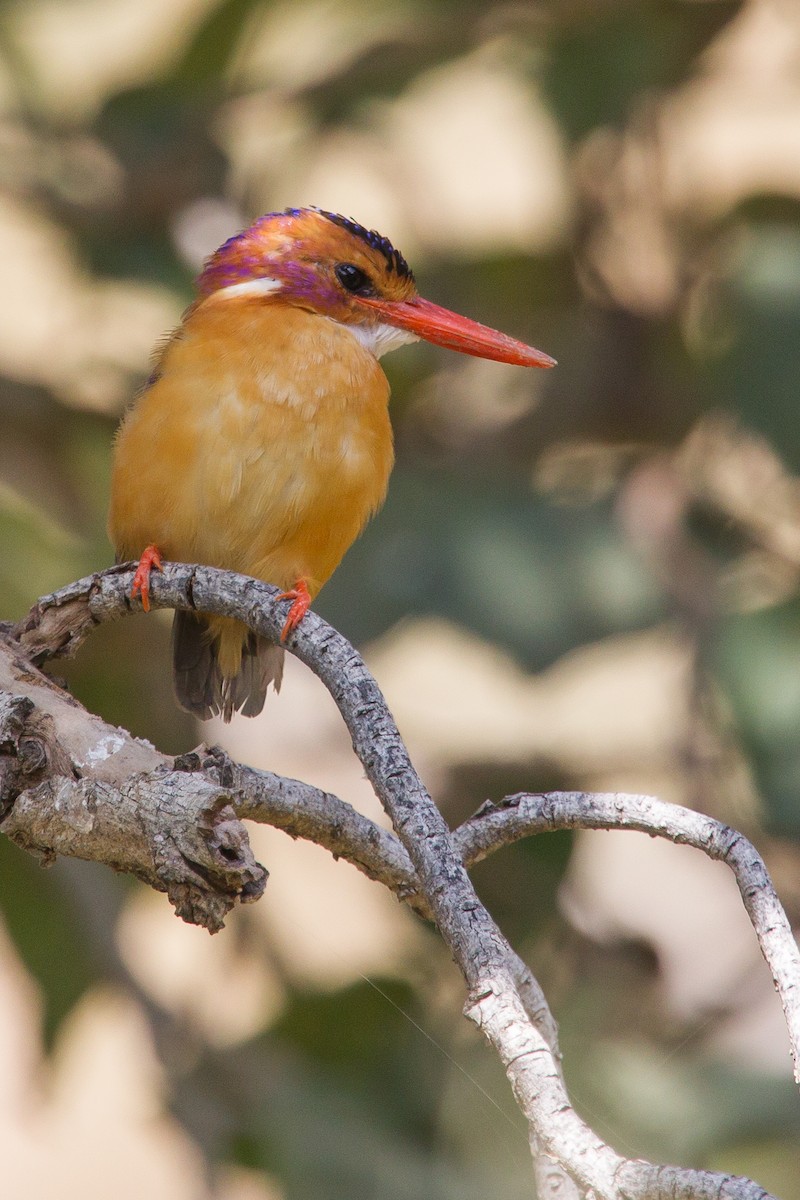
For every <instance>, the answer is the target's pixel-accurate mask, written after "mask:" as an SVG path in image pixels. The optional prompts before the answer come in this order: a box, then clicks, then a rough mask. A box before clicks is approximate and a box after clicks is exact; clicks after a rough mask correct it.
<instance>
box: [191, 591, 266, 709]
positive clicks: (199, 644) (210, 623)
mask: <svg viewBox="0 0 800 1200" xmlns="http://www.w3.org/2000/svg"><path fill="white" fill-rule="evenodd" d="M282 676H283V649H282V648H281V647H280V646H276V645H275V643H274V642H270V641H267V639H266V638H262V637H259V636H258V634H256V633H253V632H252V631H251V630H249V629H247V627H246V626H244V625H242V624H241V622H239V621H233V620H228V619H227V618H224V617H205V616H201V615H200V614H198V613H192V612H176V613H175V619H174V621H173V623H172V679H173V684H174V687H175V695H176V697H177V700H178V703H179V704H180V706H181V708H183V709H185V710H186V711H187V712H190V713H193V714H194V715H195V716H196V717H200V719H201V720H202V721H206V720H208V718H209V717H216V716H221V717H222V719H223V721H226V722H227V721H230V719H231V717H232V716H233V714H234V713H235V712H241V713H242V714H243V715H244V716H245V717H255V716H257V715H258V714H259V713H260V712H261V710H262V708H263V707H264V700H265V699H266V695H267V688H268V687H269V685H270V683H273V684H274V685H275V691H276V692H277V691H279V689H280V686H281V678H282Z"/></svg>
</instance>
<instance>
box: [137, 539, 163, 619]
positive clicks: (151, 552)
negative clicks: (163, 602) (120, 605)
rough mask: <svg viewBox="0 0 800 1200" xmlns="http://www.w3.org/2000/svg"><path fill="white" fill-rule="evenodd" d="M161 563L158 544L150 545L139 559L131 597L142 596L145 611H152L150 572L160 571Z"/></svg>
mask: <svg viewBox="0 0 800 1200" xmlns="http://www.w3.org/2000/svg"><path fill="white" fill-rule="evenodd" d="M161 565H162V564H161V551H160V550H159V549H158V547H157V546H148V547H147V549H146V550H145V552H144V554H143V555H142V557H141V558H140V559H139V565H138V567H137V568H136V573H135V574H134V576H133V586H132V587H131V599H132V600H135V599H136V597H137V596H141V598H142V608H143V609H144V611H145V612H150V572H151V571H160V570H161Z"/></svg>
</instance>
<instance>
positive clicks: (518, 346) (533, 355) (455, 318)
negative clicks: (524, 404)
mask: <svg viewBox="0 0 800 1200" xmlns="http://www.w3.org/2000/svg"><path fill="white" fill-rule="evenodd" d="M358 302H359V304H363V305H366V306H367V307H368V308H370V309H372V311H373V312H376V313H379V314H380V315H381V316H382V317H383V319H384V320H385V321H386V322H387V324H389V325H396V326H397V327H398V328H399V329H407V330H408V331H409V333H416V334H417V335H418V336H419V337H421V338H424V339H425V341H426V342H433V344H434V346H446V347H447V349H448V350H459V351H460V352H461V353H462V354H474V355H475V357H476V358H491V359H493V360H494V361H495V362H505V363H514V364H515V365H516V366H518V367H554V366H555V365H556V360H555V359H554V358H551V357H550V355H549V354H543V353H542V351H541V350H534V348H533V346H526V345H525V343H524V342H518V341H517V340H516V338H512V337H509V336H508V334H506V333H500V332H499V331H498V330H497V329H490V328H489V326H488V325H479V324H478V322H477V321H471V320H470V319H469V317H460V316H459V315H458V313H454V312H450V311H449V309H446V308H440V307H439V305H438V304H432V303H431V302H430V300H423V299H422V297H421V296H414V297H413V298H412V299H411V300H382V299H378V298H374V299H373V298H372V297H367V296H359V297H358Z"/></svg>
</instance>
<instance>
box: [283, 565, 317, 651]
mask: <svg viewBox="0 0 800 1200" xmlns="http://www.w3.org/2000/svg"><path fill="white" fill-rule="evenodd" d="M277 599H278V600H291V601H292V606H291V608H290V609H289V611H288V613H287V614H286V620H285V621H284V623H283V629H282V630H281V641H282V642H285V641H286V639H287V637H288V636H289V634H290V633H291V632H292V630H293V629H296V628H297V626H298V625H299V624H300V622H301V621H302V619H303V617H304V616H305V615H306V613H307V612H308V610H309V608H310V607H311V593H310V592H309V590H308V584H307V583H306V581H305V579H298V581H297V583H296V584H295V585H294V587H293V588H290V589H289V591H288V592H281V593H280V595H279V596H278V597H277Z"/></svg>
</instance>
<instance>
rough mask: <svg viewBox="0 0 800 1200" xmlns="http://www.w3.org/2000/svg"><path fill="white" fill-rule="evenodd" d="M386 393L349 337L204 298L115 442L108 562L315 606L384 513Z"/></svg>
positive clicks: (372, 362)
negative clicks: (226, 581) (144, 564)
mask: <svg viewBox="0 0 800 1200" xmlns="http://www.w3.org/2000/svg"><path fill="white" fill-rule="evenodd" d="M388 397H389V386H388V383H387V380H386V377H385V376H384V374H383V372H382V370H381V368H380V366H379V365H378V363H377V361H376V359H375V358H374V357H373V355H372V354H370V353H369V351H368V350H366V349H365V348H364V347H363V346H362V345H361V344H360V343H359V342H358V341H357V340H356V339H355V338H354V337H353V335H352V334H351V333H349V332H348V330H347V329H346V328H345V327H343V326H342V325H339V324H337V323H336V322H334V321H332V320H330V319H329V318H327V317H324V316H321V315H318V314H314V313H311V312H308V311H306V310H304V309H300V308H294V307H291V306H288V305H284V304H280V303H277V302H274V301H267V302H264V301H263V300H261V301H259V300H257V299H254V300H246V301H245V300H242V299H235V300H234V299H233V298H226V297H224V296H223V295H220V296H212V297H210V298H209V299H208V300H206V301H205V302H204V303H203V304H201V305H200V306H198V307H197V308H195V309H194V310H193V311H192V312H191V313H190V315H189V317H188V318H187V320H186V321H185V323H184V325H183V326H181V328H180V330H179V331H178V333H177V334H176V335H175V336H174V338H173V339H172V340H171V342H170V343H169V344H168V346H167V348H166V350H165V351H164V353H163V355H162V358H161V361H160V362H159V365H158V370H157V372H156V378H155V380H154V382H152V383H151V384H150V386H149V387H148V388H147V389H146V390H145V391H144V392H143V393H142V395H141V396H140V398H139V400H138V402H137V403H136V404H135V405H134V407H133V408H132V409H131V411H130V412H129V413H128V415H127V417H126V418H125V420H124V422H123V424H122V426H121V429H120V432H119V435H118V438H117V443H116V450H115V462H114V472H113V479H112V498H111V510H110V516H109V532H110V535H111V539H112V541H113V543H114V545H115V547H116V549H117V552H118V554H119V555H120V556H121V557H123V558H138V557H139V555H140V554H141V553H142V551H143V550H144V548H145V546H147V545H150V544H155V545H157V546H158V547H159V549H160V550H161V551H162V553H163V555H164V556H165V557H166V558H168V559H174V560H178V561H188V562H201V563H205V564H207V565H209V566H217V567H224V568H229V569H232V570H237V571H242V572H245V573H246V574H250V575H255V576H256V577H258V578H260V579H264V580H266V581H268V582H270V583H275V584H277V585H278V586H280V587H289V586H291V585H292V584H294V583H295V581H296V580H298V579H300V578H305V579H306V580H307V581H308V585H309V590H310V591H311V593H312V595H313V594H315V593H316V592H317V591H318V590H319V588H320V587H321V586H322V584H323V583H325V581H326V580H327V579H328V578H329V577H330V575H331V574H332V573H333V571H334V570H335V569H336V567H337V566H338V564H339V562H340V560H341V558H342V556H343V554H344V553H345V551H346V550H347V548H348V546H349V545H350V544H351V542H352V541H353V540H354V539H355V538H356V537H357V535H358V533H359V532H360V530H361V528H362V527H363V525H364V523H365V521H366V520H367V518H368V517H369V515H370V514H371V513H372V512H373V511H374V510H375V509H376V508H377V507H378V506H379V505H380V504H381V502H382V500H383V498H384V495H385V492H386V485H387V482H388V478H389V473H390V471H391V467H392V461H393V453H392V434H391V426H390V423H389V416H388V410H387V405H388Z"/></svg>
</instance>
